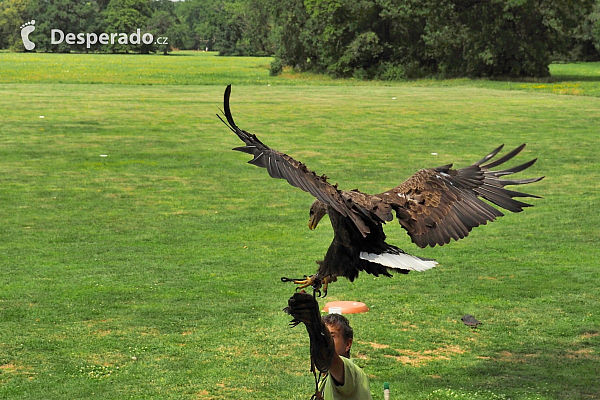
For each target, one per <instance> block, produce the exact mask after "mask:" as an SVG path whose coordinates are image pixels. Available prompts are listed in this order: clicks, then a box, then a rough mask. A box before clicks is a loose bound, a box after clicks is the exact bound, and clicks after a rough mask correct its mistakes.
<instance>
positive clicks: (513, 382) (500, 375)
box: [430, 346, 600, 400]
mask: <svg viewBox="0 0 600 400" xmlns="http://www.w3.org/2000/svg"><path fill="white" fill-rule="evenodd" d="M593 348H594V346H589V347H584V348H582V349H579V350H565V351H563V352H560V353H555V354H547V353H546V351H545V350H544V349H535V350H532V351H531V352H529V351H526V352H521V353H517V352H511V351H502V352H499V353H498V354H496V356H494V357H491V358H489V359H482V360H481V362H480V363H479V364H477V365H475V366H472V367H467V368H466V370H463V371H462V373H460V375H461V376H456V377H453V378H451V379H450V380H449V381H447V384H448V383H451V384H450V385H451V390H453V391H457V392H461V391H462V392H469V393H471V394H473V393H478V396H479V395H481V394H482V392H486V391H487V392H491V393H494V394H495V395H498V397H496V396H494V397H493V398H516V399H519V398H523V399H561V400H571V399H572V400H575V399H600V379H598V371H600V355H598V354H597V353H596V352H595V351H594V350H593ZM517 351H519V350H517ZM465 377H467V378H466V379H465ZM430 383H431V385H432V387H435V386H439V382H436V380H432V381H431V382H430ZM443 389H448V386H446V387H445V388H443ZM465 395H468V394H465ZM478 396H475V397H474V398H477V399H479V398H484V397H485V396H484V397H478ZM503 396H506V397H503Z"/></svg>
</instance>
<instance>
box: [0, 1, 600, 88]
mask: <svg viewBox="0 0 600 400" xmlns="http://www.w3.org/2000/svg"><path fill="white" fill-rule="evenodd" d="M30 19H36V20H37V21H38V25H36V30H35V31H34V32H32V34H31V36H30V38H31V40H33V41H34V42H35V43H36V51H53V52H65V51H106V52H140V53H149V52H155V51H161V52H163V53H165V54H166V53H167V52H168V51H170V50H171V49H172V48H179V49H194V50H213V51H218V52H219V53H220V54H222V55H241V56H250V55H251V56H274V61H273V62H272V64H271V73H273V74H277V73H279V72H281V71H282V70H283V69H284V68H286V67H291V68H294V69H297V70H302V71H314V72H319V73H327V74H330V75H332V76H335V77H355V78H359V79H388V80H398V79H411V78H418V77H425V76H436V77H458V76H471V77H504V76H506V77H543V76H547V75H548V74H549V70H548V65H549V64H550V62H552V61H556V60H564V61H576V60H599V59H600V0H186V1H179V2H172V1H169V0H0V48H11V49H13V50H19V51H22V50H23V47H22V43H21V41H20V40H21V39H20V36H19V26H20V25H22V24H23V23H24V22H26V21H28V20H30ZM37 28H40V29H37ZM50 29H61V30H63V31H64V32H98V33H100V32H125V33H131V32H134V31H135V30H136V29H142V30H145V32H151V33H152V34H154V35H155V36H163V37H168V44H156V43H152V44H147V43H127V44H123V43H113V44H109V45H99V44H95V45H94V46H91V47H90V48H88V47H87V46H84V45H69V44H66V43H61V44H59V45H52V44H51V43H50V38H49V37H48V35H47V32H49V31H50ZM44 32H45V35H44V34H43V33H44Z"/></svg>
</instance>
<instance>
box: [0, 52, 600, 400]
mask: <svg viewBox="0 0 600 400" xmlns="http://www.w3.org/2000/svg"><path fill="white" fill-rule="evenodd" d="M140 60H142V61H141V62H140ZM268 61H269V59H264V58H252V59H246V58H239V57H236V58H232V57H218V56H216V55H215V54H214V53H213V54H207V53H199V52H193V53H189V54H185V53H184V54H183V55H181V56H176V57H162V56H155V55H142V56H127V55H113V54H107V55H102V56H98V55H91V54H90V55H88V54H77V55H74V54H40V53H38V54H35V53H25V54H24V53H5V52H2V53H0V65H2V68H0V82H1V83H0V108H1V109H2V110H3V111H2V115H1V116H0V123H1V126H2V129H1V130H0V160H1V162H0V218H2V223H1V224H0V255H1V260H2V262H1V266H2V268H0V398H1V399H10V400H13V399H15V400H17V399H18V400H22V399H34V400H39V399H44V400H66V399H68V400H75V399H82V400H83V399H85V400H90V399H103V400H125V399H140V400H141V399H161V400H162V399H177V400H180V399H186V400H187V399H189V400H231V399H235V400H256V399H265V400H275V399H277V400H281V399H285V400H307V399H308V398H309V397H310V394H311V391H312V390H313V389H314V387H313V382H312V375H311V374H310V372H309V343H308V337H307V335H306V331H305V330H304V329H303V328H302V327H297V328H294V329H290V328H289V327H288V323H289V320H290V318H289V317H288V316H286V315H285V314H284V313H283V312H282V311H281V310H282V308H283V307H284V306H285V304H286V301H287V299H288V297H289V296H290V295H291V294H292V293H293V291H294V290H293V288H292V287H291V286H290V285H285V284H283V283H281V282H280V281H279V278H280V277H281V276H301V275H302V274H306V273H310V272H313V271H314V270H315V268H316V264H315V263H314V260H316V259H319V258H321V257H322V256H323V254H324V252H325V251H326V249H327V246H328V245H329V243H330V241H331V239H332V231H331V227H330V224H329V223H328V221H327V220H324V221H322V223H321V225H320V226H319V227H318V229H317V230H315V231H309V230H308V229H307V228H306V222H307V219H308V207H309V206H310V203H311V202H312V197H311V196H310V195H308V194H306V193H303V192H302V191H301V190H299V189H296V188H293V187H290V185H288V184H287V183H286V182H284V181H281V180H275V179H270V178H269V177H268V174H267V173H266V171H264V170H261V169H258V168H256V167H254V166H252V165H248V164H247V163H246V161H248V159H249V157H248V155H246V154H242V153H239V152H234V151H231V148H233V147H235V146H239V145H240V141H239V140H238V139H237V138H236V137H235V136H234V135H233V134H232V133H231V132H230V131H229V130H227V129H226V128H225V126H224V125H223V124H222V123H221V122H220V121H218V120H217V118H216V116H215V113H217V112H218V109H219V108H220V107H222V96H223V90H224V88H225V84H226V83H228V82H232V81H233V82H234V86H233V95H232V108H233V112H234V115H235V117H236V119H237V122H238V123H239V125H240V126H241V127H243V128H244V129H247V130H249V131H250V132H252V133H255V134H257V135H259V137H260V139H261V140H263V141H264V142H265V143H266V144H268V145H270V146H272V147H274V148H276V149H278V150H281V151H285V152H286V153H288V154H290V155H293V156H294V157H296V158H298V159H299V160H301V161H303V162H305V163H307V165H308V166H309V167H310V168H311V169H313V170H315V171H316V172H317V173H319V174H321V173H326V174H327V175H328V176H330V177H331V180H332V181H333V182H339V184H340V187H342V188H345V189H351V188H355V187H358V188H360V189H362V190H365V191H369V192H371V193H377V192H381V191H382V190H385V189H387V188H390V187H392V186H393V185H396V184H397V183H399V182H400V181H401V180H403V179H405V178H406V177H408V176H409V175H410V174H412V173H414V172H415V171H416V170H417V169H419V168H422V167H434V166H437V165H443V164H446V163H450V162H454V163H455V165H456V166H457V167H461V166H465V165H467V163H469V162H472V161H474V160H477V159H479V158H480V157H481V156H482V155H483V154H485V153H486V152H488V151H490V150H491V149H492V148H493V147H495V146H496V145H498V144H500V143H505V144H506V146H507V147H508V148H511V147H513V146H517V145H518V144H520V143H523V142H527V143H528V145H527V147H526V148H525V150H524V152H523V154H522V155H521V156H520V157H519V159H520V160H521V161H524V160H529V159H530V158H533V157H539V161H538V162H537V163H536V164H535V165H534V166H533V167H531V168H530V169H529V170H527V172H525V173H520V174H519V176H523V177H526V176H527V177H532V176H538V175H546V179H544V180H543V181H541V182H538V183H536V184H534V185H529V186H528V187H527V191H530V192H532V193H535V194H537V195H540V196H542V197H543V198H542V199H532V200H531V201H532V202H533V203H535V206H534V207H533V208H529V209H527V210H525V211H524V212H522V213H520V214H510V213H508V215H506V216H504V217H502V218H499V219H498V220H497V221H496V222H494V223H491V224H488V225H487V226H483V227H480V228H476V229H475V230H474V231H473V232H472V233H471V234H470V236H469V237H468V238H466V239H465V240H462V241H459V242H453V243H451V244H449V245H447V246H443V247H436V248H433V249H418V248H417V247H416V246H414V245H413V244H411V243H410V242H409V239H408V237H407V235H406V234H405V233H404V232H403V231H402V229H401V228H400V226H399V225H398V223H397V222H396V221H393V222H392V223H389V224H388V225H387V226H386V232H387V234H388V238H389V240H390V242H391V243H393V244H396V245H398V246H399V247H401V248H404V249H406V250H407V251H410V252H411V253H414V254H418V255H420V256H423V257H432V258H436V259H437V260H438V261H439V262H440V265H439V266H438V267H437V268H435V269H433V270H431V271H427V272H425V273H421V274H417V273H411V274H409V275H406V276H394V277H393V278H389V279H388V278H383V277H380V278H375V277H371V276H367V275H363V274H361V276H360V277H359V278H358V279H357V280H356V281H355V282H353V283H350V282H348V281H347V280H346V279H340V280H339V281H338V282H335V283H334V284H333V285H332V286H331V287H330V290H329V295H328V298H326V299H325V301H334V300H358V301H363V302H365V303H366V304H367V305H368V306H369V307H370V311H369V312H367V313H364V314H356V315H350V316H349V318H351V322H352V325H353V327H354V330H355V338H356V339H355V343H354V345H353V349H352V353H353V357H355V361H356V362H357V363H358V364H359V365H360V366H361V367H363V369H364V370H365V372H366V373H367V374H368V376H369V380H370V383H371V388H372V391H373V395H374V396H373V397H374V399H375V400H382V399H383V393H382V385H383V382H386V381H387V382H389V383H390V386H391V389H392V398H393V399H394V400H457V399H459V400H508V399H513V400H581V399H586V400H598V399H600V380H598V371H599V370H600V350H599V349H600V328H599V327H600V291H599V290H598V287H599V286H600V274H598V260H599V259H600V247H599V246H598V243H599V241H600V231H599V230H598V226H599V224H600V214H599V213H598V212H597V204H598V196H599V189H600V187H599V182H598V170H599V168H600V164H599V162H600V159H599V158H598V153H599V152H600V137H599V136H598V126H600V98H599V97H593V96H589V97H588V96H571V95H565V94H568V93H572V94H575V92H574V91H575V90H580V91H583V90H584V88H586V90H587V88H588V87H591V86H584V84H595V85H596V96H599V95H600V93H598V90H597V86H598V84H599V83H600V65H599V64H597V63H593V64H569V65H559V66H557V65H553V66H552V72H555V71H558V72H560V73H561V74H563V76H567V75H568V76H570V77H571V80H569V81H566V82H565V83H564V85H563V86H567V84H569V85H571V86H569V87H568V88H570V89H572V90H573V92H568V91H565V92H562V91H561V90H563V89H558V88H557V86H559V85H558V84H556V85H553V84H548V85H542V84H531V85H526V84H523V85H521V84H515V83H512V84H511V83H510V82H492V81H487V80H485V81H470V80H466V79H461V80H452V81H446V80H419V81H415V82H406V83H404V82H400V83H395V82H394V83H390V82H364V81H357V80H333V79H330V78H328V77H323V76H317V77H315V79H314V80H311V77H312V75H310V74H300V75H301V76H299V77H297V78H294V77H290V75H289V72H287V71H284V73H283V74H282V75H281V76H277V77H270V76H269V74H268ZM140 77H141V78H142V79H140ZM82 82H83V83H82ZM267 82H268V83H269V84H270V86H268V85H267ZM99 83H103V84H99ZM202 83H204V84H202ZM206 83H212V84H213V85H207V84H206ZM309 84H310V86H309ZM284 85H285V86H284ZM579 85H581V86H579ZM542 86H544V87H543V88H542ZM520 88H523V89H524V90H505V89H520ZM579 94H585V93H581V92H579ZM41 117H43V118H41ZM434 152H435V153H437V155H434V154H432V153H434ZM516 164H517V161H515V162H514V163H511V166H513V165H516ZM322 303H323V302H322ZM466 313H469V314H472V315H475V316H476V317H477V318H478V319H479V320H481V321H482V322H483V324H482V325H481V326H480V327H479V328H477V329H475V330H473V329H471V328H469V327H467V326H464V325H463V324H462V323H461V321H460V318H461V317H462V316H463V315H464V314H466Z"/></svg>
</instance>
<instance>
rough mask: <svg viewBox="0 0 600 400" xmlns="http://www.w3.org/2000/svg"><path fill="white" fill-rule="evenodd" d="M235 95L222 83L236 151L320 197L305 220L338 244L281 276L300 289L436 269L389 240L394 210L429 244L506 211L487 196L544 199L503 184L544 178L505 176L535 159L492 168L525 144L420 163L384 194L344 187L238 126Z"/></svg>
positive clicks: (511, 203)
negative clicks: (297, 271)
mask: <svg viewBox="0 0 600 400" xmlns="http://www.w3.org/2000/svg"><path fill="white" fill-rule="evenodd" d="M230 95H231V85H229V86H227V88H226V89H225V95H224V104H223V106H224V110H223V111H222V112H223V113H224V116H225V120H224V119H223V118H221V116H220V115H217V116H218V117H219V119H220V120H221V121H222V122H223V123H224V124H225V125H227V127H229V129H231V131H233V132H234V133H235V134H236V135H237V136H238V137H239V138H240V139H241V140H242V141H243V142H244V144H245V145H244V146H241V147H236V148H234V149H233V150H237V151H241V152H244V153H248V154H251V155H252V156H253V159H252V160H250V161H249V163H250V164H253V165H256V166H258V167H261V168H266V169H267V171H268V172H269V175H270V176H271V177H272V178H277V179H285V180H286V181H287V182H288V183H289V184H290V185H292V186H295V187H297V188H300V189H302V190H304V191H306V192H308V193H310V194H311V195H313V196H314V197H315V198H316V199H315V201H314V202H313V203H312V205H311V207H310V218H309V223H308V226H309V228H310V229H311V230H312V229H315V228H316V226H317V224H318V223H319V221H320V220H321V219H322V218H323V217H324V216H325V214H327V215H329V219H330V221H331V225H332V227H333V232H334V237H333V242H332V243H331V245H330V246H329V249H328V250H327V253H326V254H325V258H324V259H323V261H317V264H318V266H319V267H318V269H317V272H316V273H315V274H314V275H312V276H305V277H304V278H303V279H290V278H281V280H282V281H284V282H290V281H291V282H294V283H295V284H297V285H299V286H298V289H302V288H305V287H310V286H312V288H313V290H314V291H315V293H318V294H319V295H320V294H321V289H323V292H324V295H326V294H327V285H328V284H329V283H330V282H335V281H336V280H337V278H338V277H341V276H345V277H346V278H348V279H349V280H350V281H353V280H354V279H355V278H356V277H357V276H358V274H359V272H360V271H365V272H367V273H369V274H373V275H375V276H379V275H385V276H391V275H390V272H391V271H395V272H398V273H403V274H407V273H409V272H410V271H425V270H428V269H430V268H433V267H435V266H436V265H437V262H435V261H434V260H432V259H427V258H421V257H416V256H413V255H410V254H407V253H406V252H404V251H403V250H402V249H400V248H398V247H396V246H393V245H390V244H388V243H386V242H385V239H386V236H385V233H384V232H383V225H384V224H385V223H386V222H389V221H392V219H393V214H394V213H395V215H396V218H397V219H398V221H399V222H400V225H401V226H402V227H403V228H404V229H405V230H406V231H407V233H408V235H409V236H410V238H411V239H412V241H413V242H414V243H415V244H416V245H417V246H419V247H422V248H424V247H427V246H431V247H433V246H435V245H439V246H443V245H444V244H447V243H449V242H450V240H451V239H454V240H459V239H462V238H464V237H466V236H467V235H468V234H469V232H470V231H471V229H473V228H474V227H476V226H479V225H485V224H487V223H488V222H489V221H494V220H495V219H496V218H497V217H501V216H503V215H504V214H502V212H500V211H499V210H498V209H496V208H495V207H493V206H491V205H490V204H488V203H487V202H485V201H483V200H482V199H485V200H487V201H489V202H491V203H493V204H495V205H496V206H498V207H500V208H503V209H505V210H508V211H511V212H520V211H523V208H524V207H530V206H531V204H527V203H524V202H522V201H519V200H515V197H518V198H521V197H534V198H539V196H535V195H532V194H527V193H522V192H517V191H514V190H509V189H505V186H509V185H524V184H528V183H533V182H537V181H540V180H541V179H543V178H544V177H538V178H530V179H500V178H501V177H503V176H505V175H511V174H514V173H517V172H520V171H523V170H525V169H527V168H529V167H530V166H532V165H533V164H534V163H535V162H536V161H537V159H533V160H531V161H529V162H526V163H524V164H521V165H518V166H516V167H512V168H508V169H502V170H492V168H495V167H498V166H500V165H502V164H504V163H505V162H506V161H508V160H510V159H512V158H513V157H514V156H516V155H517V154H519V153H520V152H521V150H523V148H524V147H525V144H522V145H521V146H519V147H517V148H516V149H514V150H512V151H510V152H509V153H507V154H505V155H504V156H502V157H500V158H498V159H497V160H495V161H490V160H492V158H494V157H495V156H496V155H497V154H498V153H499V152H500V150H502V147H503V145H502V146H500V147H498V148H497V149H495V150H494V151H492V152H491V153H489V154H488V155H486V156H485V157H483V158H482V159H481V160H479V161H477V162H475V163H473V164H472V165H470V166H468V167H464V168H460V169H452V164H448V165H443V166H441V167H437V168H427V169H422V170H420V171H418V172H417V173H416V174H414V175H413V176H411V177H410V178H408V179H407V180H406V181H405V182H403V183H401V184H400V185H398V186H396V187H394V188H391V189H389V190H386V191H384V192H382V193H379V194H367V193H363V192H360V191H358V190H356V189H355V190H350V191H346V190H340V189H338V187H337V184H336V185H332V184H330V183H329V182H328V181H327V179H328V178H327V177H326V176H325V175H322V176H319V175H317V174H315V173H314V172H313V171H311V170H309V169H308V168H307V167H306V165H305V164H303V163H301V162H299V161H297V160H295V159H293V158H292V157H290V156H288V155H287V154H284V153H281V152H279V151H277V150H274V149H272V148H270V147H269V146H267V145H266V144H264V143H263V142H261V141H260V140H259V139H258V138H257V137H256V135H253V134H250V133H249V132H247V131H245V130H243V129H240V128H238V126H237V125H236V124H235V122H234V120H233V116H232V115H231V110H230V108H229V97H230Z"/></svg>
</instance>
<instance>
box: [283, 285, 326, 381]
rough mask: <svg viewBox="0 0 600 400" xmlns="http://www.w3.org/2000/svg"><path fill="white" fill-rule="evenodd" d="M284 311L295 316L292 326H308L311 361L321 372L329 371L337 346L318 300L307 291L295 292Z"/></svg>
mask: <svg viewBox="0 0 600 400" xmlns="http://www.w3.org/2000/svg"><path fill="white" fill-rule="evenodd" d="M283 311H285V312H286V313H288V314H290V315H291V316H292V317H294V319H293V320H292V322H290V326H292V327H295V326H296V325H299V324H300V323H303V324H304V325H305V326H306V331H307V332H308V336H309V338H310V357H311V362H312V364H313V365H314V366H315V367H316V368H317V369H318V370H319V371H320V372H323V373H325V372H327V371H328V370H329V367H330V366H331V361H332V359H333V354H334V352H335V346H334V344H333V338H332V337H331V334H330V333H329V329H327V326H325V323H324V322H323V319H322V318H321V312H320V311H319V303H317V300H316V299H315V298H314V296H312V295H310V294H308V293H305V292H299V293H294V295H293V296H292V297H290V299H289V300H288V307H286V308H284V310H283Z"/></svg>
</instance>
